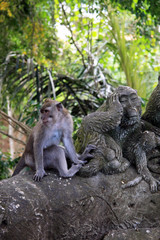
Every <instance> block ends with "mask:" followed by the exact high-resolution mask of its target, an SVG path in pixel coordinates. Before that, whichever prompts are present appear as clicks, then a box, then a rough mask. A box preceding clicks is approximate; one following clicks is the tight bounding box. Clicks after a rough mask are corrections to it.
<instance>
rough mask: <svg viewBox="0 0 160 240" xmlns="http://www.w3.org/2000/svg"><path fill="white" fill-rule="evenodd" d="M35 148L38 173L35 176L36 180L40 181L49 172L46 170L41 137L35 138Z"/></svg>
mask: <svg viewBox="0 0 160 240" xmlns="http://www.w3.org/2000/svg"><path fill="white" fill-rule="evenodd" d="M33 149H34V159H35V166H36V173H35V175H34V177H33V179H34V180H35V181H40V180H41V179H42V178H43V177H44V176H46V175H47V173H46V172H45V170H44V163H43V142H42V141H41V142H40V141H39V139H38V138H37V139H35V141H34V144H33Z"/></svg>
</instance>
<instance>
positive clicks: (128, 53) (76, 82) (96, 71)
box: [0, 0, 160, 179]
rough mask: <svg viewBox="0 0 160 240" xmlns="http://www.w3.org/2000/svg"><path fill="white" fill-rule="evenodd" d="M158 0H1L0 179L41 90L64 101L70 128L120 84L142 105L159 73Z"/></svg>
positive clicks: (32, 121) (35, 109)
mask: <svg viewBox="0 0 160 240" xmlns="http://www.w3.org/2000/svg"><path fill="white" fill-rule="evenodd" d="M159 6H160V0H156V1H153V0H81V1H80V0H74V1H72V0H65V1H62V0H61V1H60V0H12V1H10V0H0V34H1V38H0V107H1V110H0V138H1V139H0V141H1V144H0V179H2V178H5V177H7V176H8V175H9V170H8V169H9V168H12V167H13V165H14V162H16V159H15V158H16V157H18V156H19V155H21V153H22V150H23V148H24V145H25V138H26V137H27V135H28V134H29V132H30V128H29V127H33V126H34V124H35V121H37V119H38V112H39V108H40V106H41V104H42V102H43V100H44V99H45V98H46V97H51V98H56V99H57V100H58V101H62V102H63V104H64V106H65V107H67V108H68V109H69V111H70V113H71V114H72V116H73V119H74V124H75V130H76V129H77V128H78V127H79V124H80V122H81V119H82V118H83V117H84V116H85V115H86V114H88V113H89V112H92V111H95V110H96V109H97V108H98V107H99V106H100V105H101V104H102V103H103V101H104V99H106V98H107V96H108V94H109V93H110V92H112V91H113V90H114V88H116V87H117V86H118V85H120V84H121V85H122V84H123V85H128V86H130V87H132V88H134V89H136V90H137V92H138V95H139V96H140V97H141V98H142V106H143V108H145V105H146V102H147V100H148V98H149V96H150V94H151V92H152V91H153V89H154V88H155V86H156V85H157V79H158V75H159V73H160V7H159ZM17 120H18V121H17ZM26 125H27V126H28V127H27V126H26ZM15 142H17V143H18V145H15ZM19 146H21V148H19ZM15 153H16V154H15ZM13 159H14V161H13Z"/></svg>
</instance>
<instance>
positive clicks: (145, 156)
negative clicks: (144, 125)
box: [122, 131, 160, 192]
mask: <svg viewBox="0 0 160 240" xmlns="http://www.w3.org/2000/svg"><path fill="white" fill-rule="evenodd" d="M158 146H160V137H158V136H156V134H155V133H154V132H151V131H144V132H142V131H136V132H134V133H133V135H132V137H131V138H130V139H127V141H126V144H125V150H124V151H123V155H124V156H125V157H127V159H128V160H129V161H130V162H131V163H132V164H134V165H136V168H137V171H138V173H139V174H140V176H139V177H136V178H135V179H134V180H131V181H129V182H128V183H126V184H124V185H122V188H123V189H125V188H127V187H131V186H135V185H137V184H138V183H139V182H140V181H141V180H142V179H144V180H145V181H146V182H147V183H148V184H149V186H150V189H151V192H156V191H157V190H158V186H159V185H160V182H159V181H158V180H157V179H155V178H154V177H153V176H152V175H151V172H150V171H149V169H150V168H151V170H152V165H151V166H150V164H149V157H150V155H151V154H152V155H153V152H152V150H155V149H156V147H158Z"/></svg>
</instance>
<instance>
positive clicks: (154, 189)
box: [149, 178, 160, 193]
mask: <svg viewBox="0 0 160 240" xmlns="http://www.w3.org/2000/svg"><path fill="white" fill-rule="evenodd" d="M149 185H150V189H151V192H153V193H154V192H157V191H158V186H160V181H158V180H157V179H155V178H152V179H151V180H150V183H149Z"/></svg>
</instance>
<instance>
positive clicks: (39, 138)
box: [13, 99, 93, 181]
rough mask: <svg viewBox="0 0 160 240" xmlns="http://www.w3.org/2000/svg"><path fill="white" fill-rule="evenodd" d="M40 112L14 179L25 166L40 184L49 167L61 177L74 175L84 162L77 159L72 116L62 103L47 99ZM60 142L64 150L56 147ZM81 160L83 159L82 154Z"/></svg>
mask: <svg viewBox="0 0 160 240" xmlns="http://www.w3.org/2000/svg"><path fill="white" fill-rule="evenodd" d="M40 113H41V114H40V120H39V122H38V123H37V124H36V126H35V127H34V128H33V130H32V133H31V135H30V137H29V139H28V142H27V145H26V148H25V150H24V153H23V155H22V157H21V159H20V161H19V163H18V164H17V166H16V169H15V170H14V173H13V176H15V175H16V174H18V173H19V172H20V171H21V170H22V169H23V168H24V167H25V166H29V167H30V168H31V169H33V170H36V173H35V175H34V177H33V179H34V180H35V181H40V180H41V179H42V178H43V177H44V176H46V175H47V174H46V172H45V170H46V169H51V168H56V169H57V170H58V171H59V174H60V176H62V177H72V176H74V175H75V174H76V172H78V171H79V169H80V168H81V166H82V164H84V163H85V161H83V160H79V159H78V156H77V154H76V151H75V148H74V145H73V141H72V132H73V121H72V117H71V115H70V114H69V112H68V110H67V109H65V108H64V107H63V105H62V104H61V103H59V102H57V101H55V100H52V99H46V101H45V102H44V104H43V106H42V108H41V111H40ZM60 142H63V144H64V147H65V151H64V149H63V148H62V147H61V146H59V143H60ZM89 149H93V148H92V147H91V148H90V147H89V148H88V149H87V150H86V151H85V153H84V154H86V153H89V151H90V150H89ZM65 152H66V154H65ZM66 155H67V157H69V159H70V160H71V162H72V163H73V164H72V166H71V167H70V169H68V166H67V161H66ZM88 156H89V157H90V156H91V155H90V154H88ZM81 159H84V156H83V154H82V156H81Z"/></svg>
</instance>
